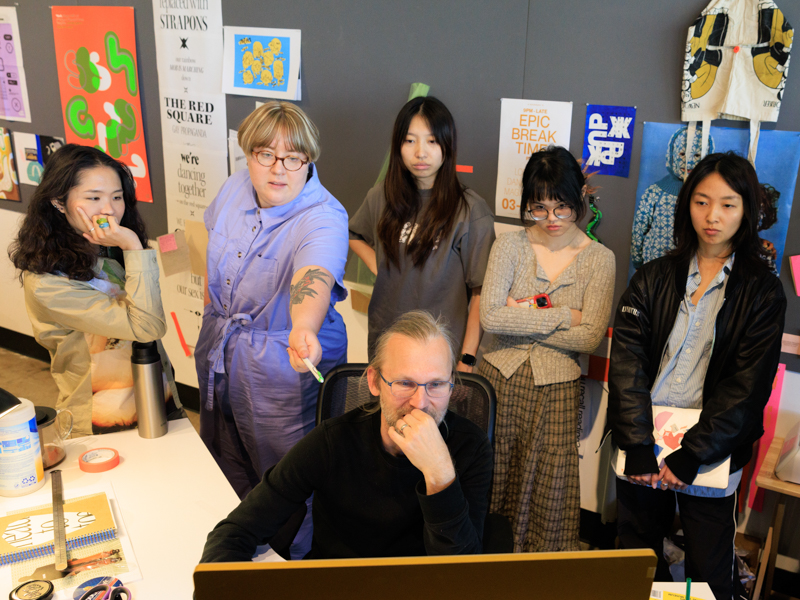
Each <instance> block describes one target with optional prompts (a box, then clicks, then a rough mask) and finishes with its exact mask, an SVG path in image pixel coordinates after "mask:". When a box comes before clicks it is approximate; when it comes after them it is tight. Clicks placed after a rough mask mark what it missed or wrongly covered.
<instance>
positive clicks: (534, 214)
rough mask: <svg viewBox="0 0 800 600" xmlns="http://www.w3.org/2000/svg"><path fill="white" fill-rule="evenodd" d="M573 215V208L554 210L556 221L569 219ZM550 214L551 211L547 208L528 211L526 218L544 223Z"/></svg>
mask: <svg viewBox="0 0 800 600" xmlns="http://www.w3.org/2000/svg"><path fill="white" fill-rule="evenodd" d="M572 213H573V211H572V207H571V206H557V207H556V208H554V209H553V214H554V215H555V216H556V219H569V218H570V217H571V216H572ZM548 214H550V211H549V210H547V209H546V208H535V209H533V210H526V211H525V218H527V219H530V220H533V221H544V220H545V219H547V215H548Z"/></svg>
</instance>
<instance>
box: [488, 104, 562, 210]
mask: <svg viewBox="0 0 800 600" xmlns="http://www.w3.org/2000/svg"><path fill="white" fill-rule="evenodd" d="M571 129H572V102H546V101H542V100H516V99H509V98H503V99H502V100H501V105H500V143H499V148H498V156H497V189H496V191H495V207H494V209H495V214H496V215H497V216H498V217H510V218H512V219H519V205H520V198H521V196H522V173H523V171H524V170H525V165H526V164H528V159H529V158H530V157H531V154H533V153H534V152H538V151H539V150H544V149H545V148H547V147H548V146H549V145H550V144H555V145H556V146H563V147H564V148H566V149H567V150H569V136H570V131H571Z"/></svg>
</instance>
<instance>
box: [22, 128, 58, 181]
mask: <svg viewBox="0 0 800 600" xmlns="http://www.w3.org/2000/svg"><path fill="white" fill-rule="evenodd" d="M13 138H14V159H15V160H16V163H17V170H18V174H19V182H20V183H25V184H27V185H39V183H41V181H42V174H43V173H44V167H45V165H47V163H48V162H49V161H50V157H52V156H53V154H54V153H55V151H56V150H58V149H59V148H61V147H62V146H63V145H64V139H63V138H57V137H51V136H47V135H36V134H35V133H14V135H13Z"/></svg>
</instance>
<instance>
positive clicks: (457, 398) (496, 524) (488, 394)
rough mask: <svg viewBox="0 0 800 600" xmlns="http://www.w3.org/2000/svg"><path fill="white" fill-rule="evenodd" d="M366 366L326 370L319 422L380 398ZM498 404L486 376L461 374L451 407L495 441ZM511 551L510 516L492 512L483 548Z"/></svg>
mask: <svg viewBox="0 0 800 600" xmlns="http://www.w3.org/2000/svg"><path fill="white" fill-rule="evenodd" d="M366 369H367V365H366V364H365V363H346V364H343V365H339V366H338V367H334V368H333V369H331V370H330V371H328V373H326V375H325V383H323V384H322V385H321V386H320V389H319V397H318V399H317V425H319V424H320V423H322V421H324V420H325V419H330V418H331V417H338V416H339V415H343V414H344V413H346V412H347V411H349V410H352V409H354V408H357V407H359V406H361V405H363V404H367V403H369V402H374V401H377V399H378V398H377V397H376V396H373V395H372V394H371V393H370V391H369V386H368V385H367V379H366V377H364V372H365V371H366ZM496 403H497V395H496V394H495V392H494V388H493V387H492V384H490V383H489V382H488V381H487V380H486V378H485V377H482V376H480V375H476V374H474V373H459V374H458V378H457V379H456V385H455V387H454V388H453V393H452V395H451V396H450V404H449V406H448V409H449V410H451V411H453V412H454V413H456V414H457V415H460V416H462V417H465V418H467V419H469V420H470V421H472V422H473V423H475V424H476V425H478V427H480V428H481V429H483V431H484V432H485V433H486V437H488V438H489V441H490V442H493V440H494V418H495V406H496ZM512 550H513V534H512V532H511V524H510V523H509V522H508V519H506V518H505V517H504V516H503V515H499V514H496V513H489V514H488V515H487V516H486V523H485V526H484V531H483V551H484V552H486V553H487V554H497V553H503V552H511V551H512Z"/></svg>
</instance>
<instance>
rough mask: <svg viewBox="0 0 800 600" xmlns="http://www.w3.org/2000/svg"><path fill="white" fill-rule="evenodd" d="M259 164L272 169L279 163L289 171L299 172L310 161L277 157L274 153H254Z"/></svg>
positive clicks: (297, 157) (293, 157)
mask: <svg viewBox="0 0 800 600" xmlns="http://www.w3.org/2000/svg"><path fill="white" fill-rule="evenodd" d="M253 156H255V158H256V160H257V161H258V164H260V165H261V166H262V167H271V166H272V165H274V164H275V163H276V162H277V161H281V162H282V163H283V168H284V169H286V170H287V171H299V170H300V169H302V168H303V165H307V164H308V163H309V162H310V161H307V160H303V159H302V158H300V157H299V156H275V155H274V154H273V153H272V152H266V151H263V152H255V151H254V152H253Z"/></svg>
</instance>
